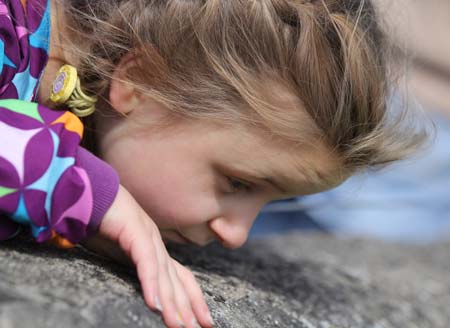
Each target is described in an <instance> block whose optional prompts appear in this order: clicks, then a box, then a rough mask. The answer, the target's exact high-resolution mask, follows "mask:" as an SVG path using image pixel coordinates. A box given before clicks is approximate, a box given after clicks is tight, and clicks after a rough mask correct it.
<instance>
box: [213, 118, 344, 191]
mask: <svg viewBox="0 0 450 328" xmlns="http://www.w3.org/2000/svg"><path fill="white" fill-rule="evenodd" d="M213 133H214V135H215V137H214V138H213V139H211V141H212V142H213V143H214V145H213V146H214V147H215V149H214V151H213V153H214V154H215V155H216V156H217V159H218V160H220V162H221V164H222V165H223V166H224V167H225V168H227V169H228V170H230V171H232V172H231V173H233V172H236V173H245V174H248V175H250V176H251V177H257V178H260V179H268V180H270V181H273V182H275V183H276V185H279V186H280V187H281V189H283V190H284V191H285V193H286V194H289V195H296V194H310V193H315V192H319V191H322V190H325V189H329V188H332V187H334V186H336V185H338V184H339V183H341V182H342V181H343V180H344V178H343V176H342V174H341V173H340V169H341V166H342V165H341V163H340V161H339V158H338V156H337V155H336V154H333V152H332V151H331V148H330V147H328V146H327V145H326V143H325V142H324V141H322V140H320V139H316V140H311V142H308V143H306V142H305V143H302V144H299V143H296V144H294V143H293V142H289V141H286V140H283V139H281V138H279V137H275V136H273V135H271V134H270V133H267V131H266V130H262V129H260V128H256V127H249V126H234V127H224V128H223V129H220V128H219V129H217V128H216V129H215V130H214V132H213ZM210 136H211V137H212V135H210ZM305 138H306V136H305Z"/></svg>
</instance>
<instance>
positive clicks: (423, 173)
mask: <svg viewBox="0 0 450 328" xmlns="http://www.w3.org/2000/svg"><path fill="white" fill-rule="evenodd" d="M433 120H434V122H435V124H436V130H437V131H436V133H437V137H436V140H435V142H434V143H433V144H432V146H431V148H430V149H429V150H427V151H426V152H423V153H421V154H420V157H418V156H416V157H415V158H412V159H410V160H408V161H402V162H399V163H397V164H394V165H391V166H390V167H388V168H386V169H384V170H382V171H379V172H373V173H366V174H365V175H361V176H355V177H353V178H351V179H349V180H348V181H347V182H345V183H344V184H342V185H341V186H339V187H338V188H336V189H333V190H330V191H327V192H323V193H320V194H316V195H311V196H306V197H301V198H294V199H290V200H288V201H283V202H275V203H272V204H269V205H268V206H267V207H266V208H265V209H264V210H263V211H262V213H261V214H260V215H259V217H258V218H257V220H256V222H255V225H254V227H253V230H252V231H251V235H250V237H253V238H255V237H258V236H264V235H267V234H269V233H283V232H287V231H291V230H293V229H299V230H310V231H311V230H313V231H327V232H330V233H333V234H335V235H339V236H355V235H356V236H369V237H375V238H380V239H385V240H391V241H401V242H411V243H427V242H431V241H434V240H438V239H441V238H450V120H449V119H448V118H445V117H444V116H439V115H434V116H433Z"/></svg>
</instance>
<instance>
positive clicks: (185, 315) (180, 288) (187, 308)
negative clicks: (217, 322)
mask: <svg viewBox="0 0 450 328" xmlns="http://www.w3.org/2000/svg"><path fill="white" fill-rule="evenodd" d="M175 262H176V261H175V260H174V259H172V258H171V259H170V264H169V273H170V278H171V280H172V285H173V286H174V289H175V301H176V304H177V308H178V313H179V315H180V317H181V320H182V321H183V323H184V325H185V327H186V328H198V327H200V326H199V324H198V321H197V319H196V317H195V315H194V312H193V311H192V306H191V302H190V299H189V297H188V295H187V291H186V289H185V286H184V285H183V284H182V282H181V281H180V278H179V277H178V271H177V270H176V268H175Z"/></svg>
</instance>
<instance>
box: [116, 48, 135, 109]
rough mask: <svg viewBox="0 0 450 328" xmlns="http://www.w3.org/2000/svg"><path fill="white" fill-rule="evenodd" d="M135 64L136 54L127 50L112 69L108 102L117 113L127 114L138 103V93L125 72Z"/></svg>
mask: <svg viewBox="0 0 450 328" xmlns="http://www.w3.org/2000/svg"><path fill="white" fill-rule="evenodd" d="M134 65H136V55H135V54H134V53H133V52H129V53H128V54H126V55H125V56H123V57H122V59H121V60H120V62H119V64H118V65H117V66H116V68H115V69H114V72H113V74H112V79H111V83H110V86H109V102H110V104H111V106H112V108H113V109H114V110H115V111H117V112H118V113H119V114H123V115H127V114H129V113H131V112H132V111H133V109H134V108H136V106H137V105H138V104H139V101H140V94H139V93H138V92H137V90H136V89H135V88H134V86H133V85H132V84H131V83H129V82H128V79H127V77H126V72H127V71H128V69H130V68H131V67H132V66H134Z"/></svg>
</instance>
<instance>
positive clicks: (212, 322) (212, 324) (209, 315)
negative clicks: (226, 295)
mask: <svg viewBox="0 0 450 328" xmlns="http://www.w3.org/2000/svg"><path fill="white" fill-rule="evenodd" d="M206 320H208V322H209V324H210V325H211V326H214V320H213V318H212V317H211V313H210V312H209V311H208V312H206Z"/></svg>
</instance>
